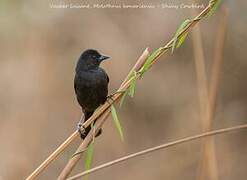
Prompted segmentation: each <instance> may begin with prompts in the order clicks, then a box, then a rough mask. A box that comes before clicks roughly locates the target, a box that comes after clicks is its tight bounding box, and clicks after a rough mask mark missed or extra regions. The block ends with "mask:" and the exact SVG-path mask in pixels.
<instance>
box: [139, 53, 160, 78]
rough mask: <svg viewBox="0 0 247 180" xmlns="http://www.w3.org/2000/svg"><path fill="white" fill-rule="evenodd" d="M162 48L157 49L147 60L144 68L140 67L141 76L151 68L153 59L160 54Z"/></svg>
mask: <svg viewBox="0 0 247 180" xmlns="http://www.w3.org/2000/svg"><path fill="white" fill-rule="evenodd" d="M161 50H162V48H158V49H156V50H155V51H154V52H153V53H152V54H151V55H150V56H149V57H148V59H147V60H146V62H145V63H144V65H143V66H142V68H141V69H140V73H141V76H143V74H144V73H145V72H146V71H147V70H148V69H149V68H150V66H151V64H152V62H153V60H154V59H155V58H156V57H157V56H158V55H159V54H160V52H161Z"/></svg>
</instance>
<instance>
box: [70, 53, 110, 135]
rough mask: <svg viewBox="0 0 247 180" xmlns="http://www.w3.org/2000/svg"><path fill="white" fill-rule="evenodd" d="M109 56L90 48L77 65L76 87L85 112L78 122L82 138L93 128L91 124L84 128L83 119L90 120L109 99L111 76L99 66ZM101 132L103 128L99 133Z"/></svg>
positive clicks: (77, 95)
mask: <svg viewBox="0 0 247 180" xmlns="http://www.w3.org/2000/svg"><path fill="white" fill-rule="evenodd" d="M108 58H109V57H107V56H103V55H101V54H100V53H99V52H98V51H96V50H93V49H88V50H86V51H84V52H83V53H82V54H81V56H80V58H79V60H78V62H77V65H76V70H75V79H74V89H75V94H76V97H77V100H78V102H79V104H80V106H81V109H82V112H83V113H84V118H81V120H80V122H79V124H78V131H79V133H80V135H81V138H82V139H84V138H85V137H86V136H87V134H88V133H89V131H90V129H91V127H90V126H88V127H87V128H86V129H82V128H81V126H82V123H83V122H82V120H83V119H84V122H85V121H86V120H88V118H90V116H92V114H93V113H94V111H95V110H96V109H97V108H98V107H99V106H100V105H101V104H104V103H105V101H106V100H107V94H108V83H109V78H108V75H107V74H106V72H105V71H104V69H102V68H101V67H99V66H100V63H101V62H102V61H103V60H106V59H108ZM100 133H101V130H100V131H99V133H98V134H97V135H99V134H100ZM97 135H96V136H97Z"/></svg>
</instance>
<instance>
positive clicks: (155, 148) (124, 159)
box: [67, 124, 247, 180]
mask: <svg viewBox="0 0 247 180" xmlns="http://www.w3.org/2000/svg"><path fill="white" fill-rule="evenodd" d="M244 128H247V124H244V125H239V126H234V127H230V128H224V129H218V130H214V131H209V132H205V133H202V134H198V135H194V136H190V137H186V138H183V139H179V140H176V141H172V142H170V143H166V144H162V145H159V146H155V147H152V148H149V149H145V150H142V151H139V152H137V153H133V154H130V155H127V156H124V157H121V158H119V159H116V160H113V161H110V162H107V163H105V164H102V165H99V166H97V167H94V168H92V169H90V170H87V171H84V172H82V173H79V174H77V175H75V176H72V177H70V178H68V179H67V180H74V179H78V178H80V177H83V176H85V175H88V174H91V173H94V172H96V171H99V170H101V169H104V168H106V167H110V166H113V165H115V164H118V163H121V162H123V161H127V160H129V159H132V158H135V157H138V156H141V155H144V154H147V153H151V152H154V151H157V150H161V149H165V148H168V147H171V146H175V145H178V144H182V143H185V142H190V141H193V140H196V139H200V138H205V137H208V136H214V135H217V134H223V133H227V132H231V131H236V130H240V129H244Z"/></svg>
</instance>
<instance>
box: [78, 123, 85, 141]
mask: <svg viewBox="0 0 247 180" xmlns="http://www.w3.org/2000/svg"><path fill="white" fill-rule="evenodd" d="M77 130H78V132H79V134H80V136H81V138H82V139H84V138H85V136H86V135H87V134H86V129H85V128H84V127H83V125H82V123H81V122H79V123H78V124H77Z"/></svg>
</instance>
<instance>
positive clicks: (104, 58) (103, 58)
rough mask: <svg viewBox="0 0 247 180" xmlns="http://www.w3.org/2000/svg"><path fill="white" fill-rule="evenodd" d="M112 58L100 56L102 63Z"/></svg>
mask: <svg viewBox="0 0 247 180" xmlns="http://www.w3.org/2000/svg"><path fill="white" fill-rule="evenodd" d="M109 58H110V57H108V56H103V55H101V56H100V58H99V60H100V61H103V60H106V59H109Z"/></svg>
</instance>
